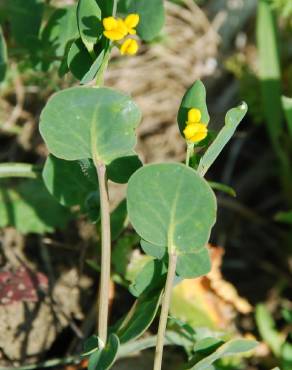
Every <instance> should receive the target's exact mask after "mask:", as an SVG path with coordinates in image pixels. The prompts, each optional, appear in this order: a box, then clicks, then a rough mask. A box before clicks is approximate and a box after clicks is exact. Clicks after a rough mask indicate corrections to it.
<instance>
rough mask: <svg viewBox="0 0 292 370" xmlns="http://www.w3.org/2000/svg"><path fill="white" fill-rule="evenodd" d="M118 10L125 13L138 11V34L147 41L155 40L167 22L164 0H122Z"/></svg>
mask: <svg viewBox="0 0 292 370" xmlns="http://www.w3.org/2000/svg"><path fill="white" fill-rule="evenodd" d="M118 11H119V12H121V13H124V14H129V13H138V14H139V16H140V22H139V24H138V27H137V31H138V35H139V36H140V37H141V39H143V40H145V41H151V40H153V39H154V38H155V37H156V36H157V35H158V34H159V32H160V31H161V29H162V27H163V26H164V22H165V11H164V6H163V0H139V1H137V0H120V1H119V3H118Z"/></svg>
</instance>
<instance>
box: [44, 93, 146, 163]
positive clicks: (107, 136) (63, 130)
mask: <svg viewBox="0 0 292 370" xmlns="http://www.w3.org/2000/svg"><path fill="white" fill-rule="evenodd" d="M140 117H141V114H140V110H139V109H138V107H137V106H136V104H135V103H134V102H133V101H132V100H131V98H130V97H129V96H127V95H124V94H122V93H120V92H117V91H115V90H113V89H109V88H90V87H75V88H71V89H67V90H63V91H61V92H59V93H57V94H55V95H53V97H52V98H51V99H50V100H49V102H48V103H47V105H46V107H45V108H44V110H43V112H42V114H41V122H40V132H41V135H42V137H43V138H44V140H45V142H46V144H47V146H48V148H49V151H50V152H51V153H53V154H54V155H55V156H56V157H58V158H63V159H66V160H77V159H83V158H92V159H94V160H96V161H103V162H104V163H105V164H109V163H110V162H111V161H113V160H114V159H116V158H118V157H122V156H124V155H128V154H129V153H131V152H132V151H133V147H134V146H135V144H136V137H135V132H134V130H135V128H136V127H137V125H138V123H139V121H140Z"/></svg>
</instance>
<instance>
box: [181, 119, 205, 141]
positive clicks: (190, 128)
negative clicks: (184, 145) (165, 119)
mask: <svg viewBox="0 0 292 370" xmlns="http://www.w3.org/2000/svg"><path fill="white" fill-rule="evenodd" d="M183 132H184V135H185V138H186V140H187V141H189V142H191V143H198V142H199V141H202V140H204V139H205V137H206V136H207V134H208V129H207V126H206V125H204V124H203V123H190V124H188V125H187V126H186V128H185V129H184V131H183Z"/></svg>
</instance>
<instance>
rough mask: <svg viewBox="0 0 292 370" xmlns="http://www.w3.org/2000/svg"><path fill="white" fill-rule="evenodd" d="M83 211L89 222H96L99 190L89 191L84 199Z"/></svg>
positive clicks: (98, 212)
mask: <svg viewBox="0 0 292 370" xmlns="http://www.w3.org/2000/svg"><path fill="white" fill-rule="evenodd" d="M84 212H85V213H86V214H87V216H88V218H89V219H90V221H91V222H93V223H97V222H98V221H99V219H100V199H99V191H93V192H92V193H89V194H88V196H87V198H86V199H85V204H84Z"/></svg>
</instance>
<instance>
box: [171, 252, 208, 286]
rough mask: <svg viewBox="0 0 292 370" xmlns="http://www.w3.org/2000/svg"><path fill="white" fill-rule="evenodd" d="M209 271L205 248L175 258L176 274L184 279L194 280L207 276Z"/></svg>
mask: <svg viewBox="0 0 292 370" xmlns="http://www.w3.org/2000/svg"><path fill="white" fill-rule="evenodd" d="M210 270H211V263H210V257H209V252H208V249H207V248H205V247H204V248H202V249H201V250H199V251H195V252H191V253H181V254H179V255H178V257H177V265H176V274H177V275H178V276H180V277H182V278H184V279H191V278H196V277H199V276H203V275H206V274H208V272H210Z"/></svg>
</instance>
